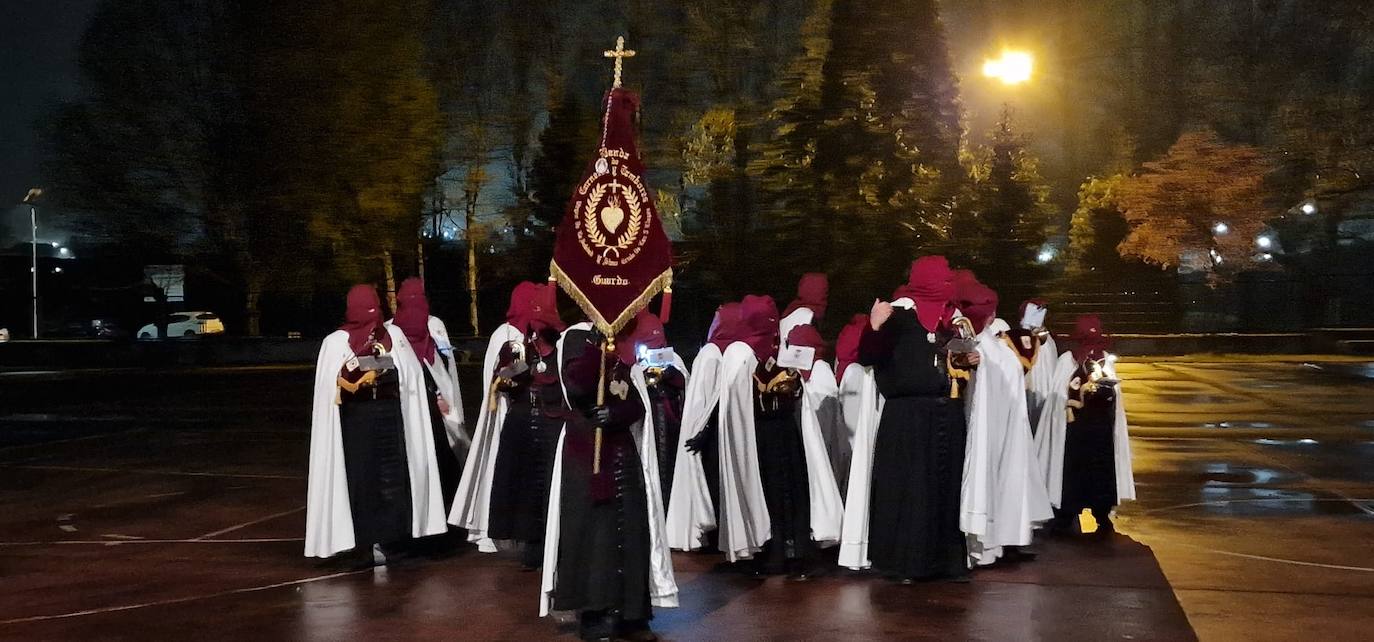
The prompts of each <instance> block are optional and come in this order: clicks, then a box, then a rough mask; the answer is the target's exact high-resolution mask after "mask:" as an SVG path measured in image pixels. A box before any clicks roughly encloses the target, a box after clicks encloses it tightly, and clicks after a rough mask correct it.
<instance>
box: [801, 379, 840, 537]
mask: <svg viewBox="0 0 1374 642" xmlns="http://www.w3.org/2000/svg"><path fill="white" fill-rule="evenodd" d="M838 395H839V384H838V383H837V382H836V381H835V371H834V370H833V369H831V367H830V364H828V363H826V362H824V361H817V362H815V363H814V364H812V366H811V376H810V377H808V378H803V379H802V400H801V401H802V403H801V420H800V422H798V423H799V424H800V426H801V436H802V447H803V449H804V450H805V451H806V481H807V491H808V495H809V497H810V499H811V539H812V540H814V541H815V542H816V543H817V544H819V545H820V546H822V547H827V546H834V545H836V544H838V543H840V529H841V527H842V525H843V523H844V499H843V496H842V495H841V494H840V485H839V483H838V482H837V480H836V478H835V468H834V461H833V459H832V450H831V449H830V448H829V446H828V445H827V442H828V440H830V439H833V438H834V426H835V424H836V423H838V422H837V417H836V415H837V414H838V413H837V408H838V405H839V400H838V399H837V398H836V397H837V396H838Z"/></svg>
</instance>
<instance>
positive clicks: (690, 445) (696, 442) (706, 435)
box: [684, 430, 715, 455]
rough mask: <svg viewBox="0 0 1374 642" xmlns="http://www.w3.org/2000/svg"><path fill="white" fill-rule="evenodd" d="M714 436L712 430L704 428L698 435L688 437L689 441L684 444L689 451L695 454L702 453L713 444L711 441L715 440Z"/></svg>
mask: <svg viewBox="0 0 1374 642" xmlns="http://www.w3.org/2000/svg"><path fill="white" fill-rule="evenodd" d="M714 436H715V435H712V434H711V432H710V431H708V430H703V431H701V432H699V433H697V436H695V437H692V438H691V439H688V440H687V443H686V444H684V446H686V448H687V452H689V453H692V454H693V455H699V454H701V451H703V450H706V449H707V448H709V447H710V446H711V442H712V441H713V439H712V438H713V437H714Z"/></svg>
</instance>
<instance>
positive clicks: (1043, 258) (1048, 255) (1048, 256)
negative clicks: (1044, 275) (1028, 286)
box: [1035, 248, 1054, 263]
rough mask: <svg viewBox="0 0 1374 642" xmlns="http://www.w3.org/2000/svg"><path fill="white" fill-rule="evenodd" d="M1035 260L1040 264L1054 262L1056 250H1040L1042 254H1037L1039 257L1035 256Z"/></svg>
mask: <svg viewBox="0 0 1374 642" xmlns="http://www.w3.org/2000/svg"><path fill="white" fill-rule="evenodd" d="M1035 260H1037V261H1039V262H1041V263H1049V262H1050V261H1053V260H1054V250H1052V249H1050V248H1045V249H1043V250H1040V253H1039V254H1037V255H1035Z"/></svg>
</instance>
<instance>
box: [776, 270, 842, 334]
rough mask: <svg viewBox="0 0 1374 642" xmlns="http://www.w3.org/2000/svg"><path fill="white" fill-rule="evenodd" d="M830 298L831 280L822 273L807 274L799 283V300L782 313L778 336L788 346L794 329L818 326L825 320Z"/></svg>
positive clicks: (790, 304) (793, 301)
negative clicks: (803, 326) (800, 326)
mask: <svg viewBox="0 0 1374 642" xmlns="http://www.w3.org/2000/svg"><path fill="white" fill-rule="evenodd" d="M829 298H830V280H829V279H828V278H827V277H826V276H825V274H823V273H821V272H807V273H806V274H803V275H802V276H801V280H800V281H798V282H797V298H795V299H793V300H792V302H791V303H789V304H788V305H787V309H786V310H783V312H782V321H781V322H780V323H779V326H778V336H779V337H781V338H782V342H783V345H787V341H788V336H789V335H791V333H792V328H795V327H797V326H799V325H812V326H814V325H816V324H818V323H820V322H821V319H823V318H825V308H826V305H827V301H828V299H829Z"/></svg>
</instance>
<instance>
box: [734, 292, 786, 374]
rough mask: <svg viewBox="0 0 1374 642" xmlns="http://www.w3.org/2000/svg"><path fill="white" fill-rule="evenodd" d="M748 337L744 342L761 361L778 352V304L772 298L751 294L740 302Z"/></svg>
mask: <svg viewBox="0 0 1374 642" xmlns="http://www.w3.org/2000/svg"><path fill="white" fill-rule="evenodd" d="M740 312H741V314H742V315H743V317H744V326H745V328H746V333H747V334H746V336H745V337H744V339H743V341H744V342H745V343H747V344H749V347H750V348H753V350H754V356H755V357H758V359H759V361H766V360H767V359H768V358H769V357H771V356H774V355H776V354H777V352H778V304H777V302H776V301H774V300H773V297H771V296H756V295H753V294H750V295H748V296H745V297H744V300H743V301H740Z"/></svg>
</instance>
